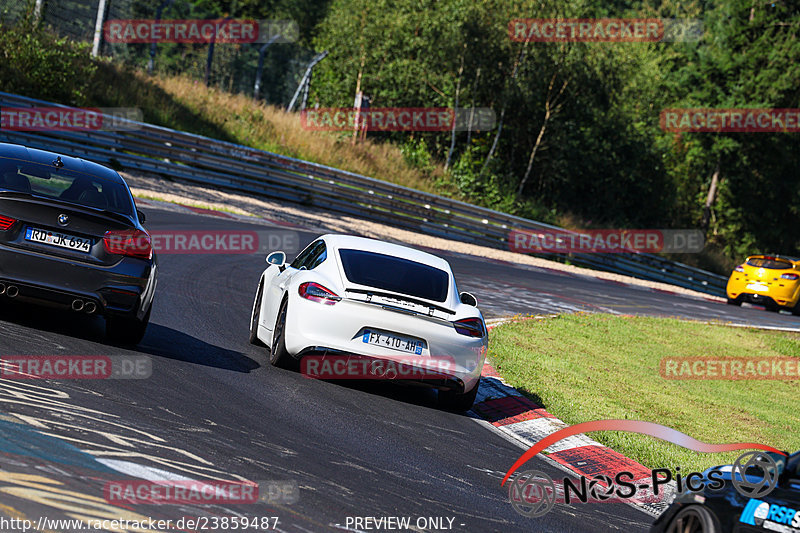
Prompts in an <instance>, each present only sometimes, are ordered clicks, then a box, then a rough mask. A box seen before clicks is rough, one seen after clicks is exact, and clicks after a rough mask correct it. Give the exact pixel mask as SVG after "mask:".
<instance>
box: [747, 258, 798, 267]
mask: <svg viewBox="0 0 800 533" xmlns="http://www.w3.org/2000/svg"><path fill="white" fill-rule="evenodd" d="M747 264H748V265H750V266H754V267H758V268H771V269H773V270H784V269H786V268H792V264H791V263H790V262H789V261H781V260H779V259H764V258H763V257H751V258H750V259H748V260H747Z"/></svg>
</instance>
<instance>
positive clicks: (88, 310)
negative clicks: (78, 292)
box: [83, 302, 97, 315]
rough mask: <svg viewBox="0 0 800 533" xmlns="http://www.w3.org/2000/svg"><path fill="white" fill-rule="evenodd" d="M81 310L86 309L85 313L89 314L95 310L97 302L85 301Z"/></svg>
mask: <svg viewBox="0 0 800 533" xmlns="http://www.w3.org/2000/svg"><path fill="white" fill-rule="evenodd" d="M83 310H84V311H86V313H87V314H89V315H91V314H92V313H94V312H95V311H97V304H95V303H94V302H86V305H85V306H84V307H83Z"/></svg>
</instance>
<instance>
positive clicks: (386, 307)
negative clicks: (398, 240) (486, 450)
mask: <svg viewBox="0 0 800 533" xmlns="http://www.w3.org/2000/svg"><path fill="white" fill-rule="evenodd" d="M267 263H269V264H270V266H269V267H268V268H267V269H266V270H264V272H263V273H262V275H261V280H260V282H259V284H258V290H257V291H256V297H255V302H254V303H253V313H252V319H251V323H250V342H251V343H253V344H263V345H266V346H267V347H268V348H269V349H270V363H272V364H273V365H275V366H287V365H289V364H290V363H291V362H292V361H293V360H298V359H302V358H304V357H307V356H314V358H316V359H318V360H323V361H324V359H325V358H326V357H328V358H334V359H335V358H343V357H344V358H348V360H350V358H356V359H358V358H369V359H370V360H372V361H381V362H382V363H385V364H388V363H391V364H394V363H396V362H398V361H399V362H400V364H402V365H409V364H410V365H413V366H414V367H415V368H419V369H425V370H423V371H422V372H420V373H411V374H409V375H412V376H413V377H412V378H411V379H404V378H403V375H397V374H396V373H393V372H389V373H387V374H385V375H384V377H386V378H389V379H391V378H396V379H402V380H403V381H404V382H411V383H417V384H422V385H425V386H429V387H434V388H437V389H439V403H440V405H442V406H443V407H445V408H448V409H453V410H467V409H469V408H470V407H471V406H472V404H473V402H474V401H475V395H476V393H477V391H478V381H479V380H480V375H481V370H482V368H483V362H484V360H485V358H486V350H487V346H488V336H487V332H486V324H485V322H484V320H483V316H482V315H481V312H480V311H479V310H478V308H477V303H478V302H477V300H476V299H475V297H474V296H472V295H471V294H469V293H459V292H458V289H457V287H456V282H455V279H454V277H453V272H452V270H451V269H450V265H449V264H448V263H447V261H445V260H444V259H441V258H439V257H436V256H434V255H431V254H428V253H425V252H421V251H418V250H414V249H412V248H407V247H405V246H400V245H397V244H390V243H386V242H382V241H377V240H373V239H365V238H362V237H354V236H347V235H324V236H322V237H320V238H318V239H317V240H315V241H314V242H312V243H311V244H309V245H308V246H307V247H306V248H305V249H304V250H303V251H302V252H300V253H299V254H298V255H297V257H296V258H295V259H294V261H292V262H291V264H287V263H286V254H285V253H283V252H273V253H271V254H269V255H268V256H267ZM306 362H307V361H306V360H304V363H306ZM337 362H338V361H337ZM351 362H352V361H351ZM443 362H445V363H446V364H443ZM337 368H341V369H344V368H349V369H356V368H363V367H358V366H356V365H350V366H347V367H346V366H345V365H344V363H342V365H341V367H337ZM431 368H435V369H436V370H437V372H435V373H433V372H427V370H428V369H431ZM404 375H405V374H404Z"/></svg>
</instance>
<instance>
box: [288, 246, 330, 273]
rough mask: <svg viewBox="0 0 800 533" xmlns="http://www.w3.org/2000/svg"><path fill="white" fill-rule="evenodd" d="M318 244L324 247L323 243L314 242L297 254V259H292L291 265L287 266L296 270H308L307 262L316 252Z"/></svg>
mask: <svg viewBox="0 0 800 533" xmlns="http://www.w3.org/2000/svg"><path fill="white" fill-rule="evenodd" d="M320 244H322V246H325V243H324V242H322V241H314V242H312V243H311V244H309V245H308V246H306V248H305V250H303V251H302V252H300V253H299V254H297V257H295V258H294V261H292V264H291V265H289V266H291V267H292V268H297V269H299V268H301V267H306V268H308V261H309V259H310V258H311V257H312V256H313V255H314V253H315V252H316V251H317V248H318V247H319V245H320Z"/></svg>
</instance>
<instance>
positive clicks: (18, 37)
mask: <svg viewBox="0 0 800 533" xmlns="http://www.w3.org/2000/svg"><path fill="white" fill-rule="evenodd" d="M0 35H2V39H0V91H4V92H15V93H21V94H24V95H26V96H30V97H33V98H41V99H49V100H56V101H59V102H63V103H65V104H72V105H81V104H84V103H85V102H86V90H87V87H88V82H89V80H90V79H91V77H92V75H93V73H94V71H95V65H94V63H93V62H92V61H91V59H90V57H89V50H90V46H89V45H88V44H85V43H75V42H73V41H70V40H68V39H65V38H58V37H57V36H56V35H55V34H53V33H51V32H49V31H48V30H46V29H44V28H42V27H41V26H40V25H38V24H36V23H34V20H33V16H32V10H31V9H29V10H28V12H27V14H26V15H24V17H23V18H22V19H21V20H20V21H19V22H18V23H17V24H15V25H13V26H12V25H10V24H8V23H6V22H0Z"/></svg>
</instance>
